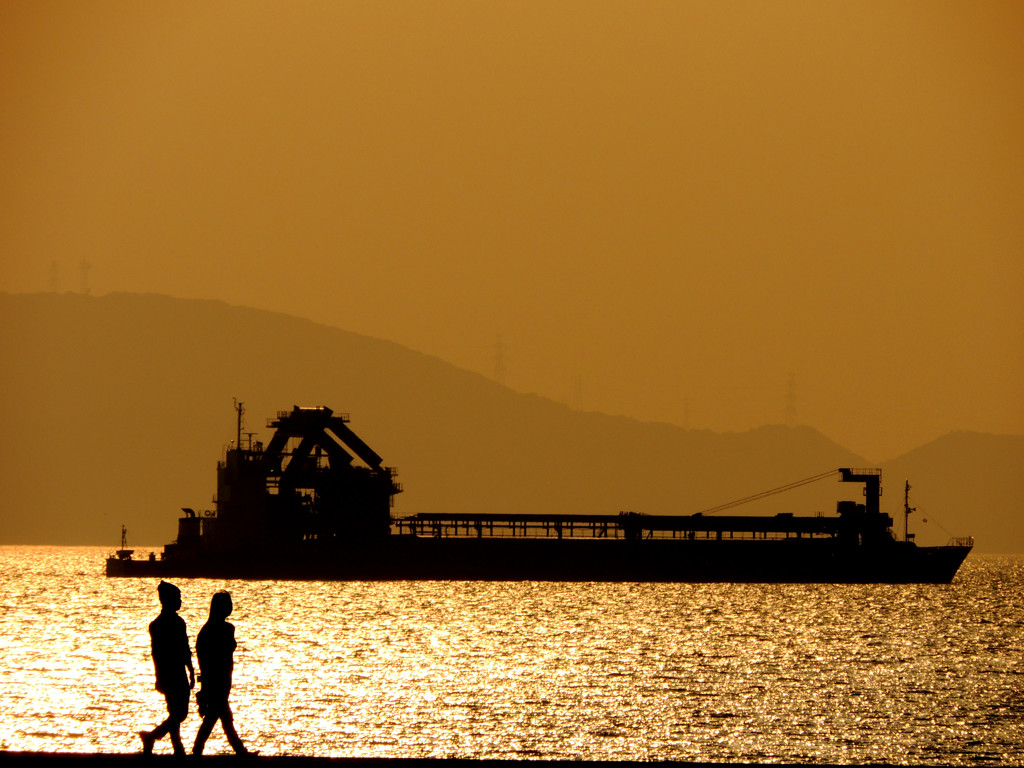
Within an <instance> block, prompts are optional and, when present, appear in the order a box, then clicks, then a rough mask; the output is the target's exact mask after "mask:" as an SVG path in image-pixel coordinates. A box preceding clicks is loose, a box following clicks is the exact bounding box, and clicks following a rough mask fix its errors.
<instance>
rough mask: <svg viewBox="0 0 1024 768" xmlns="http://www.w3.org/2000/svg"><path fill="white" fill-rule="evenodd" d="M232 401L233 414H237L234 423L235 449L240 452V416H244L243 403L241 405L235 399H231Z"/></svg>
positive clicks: (239, 401)
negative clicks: (233, 403) (233, 402)
mask: <svg viewBox="0 0 1024 768" xmlns="http://www.w3.org/2000/svg"><path fill="white" fill-rule="evenodd" d="M233 400H234V401H235V413H236V414H237V418H236V421H235V428H236V438H235V447H236V448H238V450H242V416H244V415H245V403H243V402H242V401H241V400H239V399H238V398H237V397H236V398H233Z"/></svg>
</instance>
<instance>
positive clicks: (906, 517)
mask: <svg viewBox="0 0 1024 768" xmlns="http://www.w3.org/2000/svg"><path fill="white" fill-rule="evenodd" d="M916 511H917V507H912V506H910V481H909V480H907V481H906V486H905V487H904V489H903V540H904V541H913V539H914V534H912V533H911V532H910V513H911V512H916Z"/></svg>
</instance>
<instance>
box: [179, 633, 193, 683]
mask: <svg viewBox="0 0 1024 768" xmlns="http://www.w3.org/2000/svg"><path fill="white" fill-rule="evenodd" d="M181 634H182V635H184V637H185V667H186V668H187V669H188V687H189V690H191V689H192V688H195V687H196V671H195V669H193V668H192V649H191V648H189V646H188V632H187V631H185V626H184V622H182V633H181Z"/></svg>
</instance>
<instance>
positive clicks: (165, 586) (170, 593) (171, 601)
mask: <svg viewBox="0 0 1024 768" xmlns="http://www.w3.org/2000/svg"><path fill="white" fill-rule="evenodd" d="M156 593H157V594H158V595H159V596H160V605H162V606H163V607H164V608H166V609H167V610H169V611H176V610H178V609H179V608H181V590H180V589H178V588H177V587H176V586H174V585H173V584H170V583H168V582H166V581H161V582H160V583H159V584H157V587H156Z"/></svg>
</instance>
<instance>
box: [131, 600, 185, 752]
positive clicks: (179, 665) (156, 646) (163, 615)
mask: <svg viewBox="0 0 1024 768" xmlns="http://www.w3.org/2000/svg"><path fill="white" fill-rule="evenodd" d="M156 589H157V594H159V595H160V606H161V610H160V615H159V616H157V617H156V618H155V619H153V621H152V622H151V623H150V625H149V637H150V641H151V644H152V649H153V667H154V669H155V671H156V689H157V690H158V691H160V693H162V694H163V695H164V698H165V699H166V700H167V719H166V720H164V721H163V722H162V723H160V725H158V726H157V727H156V728H155V729H153V730H152V731H139V738H140V739H142V751H143V753H144V754H147V755H150V754H152V753H153V744H154V743H155V742H157V741H159V740H160V739H162V738H163V737H164V736H165V735H167V734H170V735H171V745H172V746H173V747H174V754H176V755H184V754H185V748H184V747H183V746H182V744H181V723H182V721H183V720H184V719H185V716H186V715H187V714H188V699H189V696H190V693H189V691H191V690H192V688H194V687H195V684H196V678H195V671H194V670H193V669H192V650H191V649H190V648H189V647H188V633H187V631H186V630H185V620H184V619H183V618H181V616H179V615H178V609H179V608H181V590H179V589H178V588H177V587H176V586H174V585H173V584H168V583H167V582H166V581H161V582H160V584H159V585H158V586H157V588H156ZM186 671H187V675H186Z"/></svg>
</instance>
